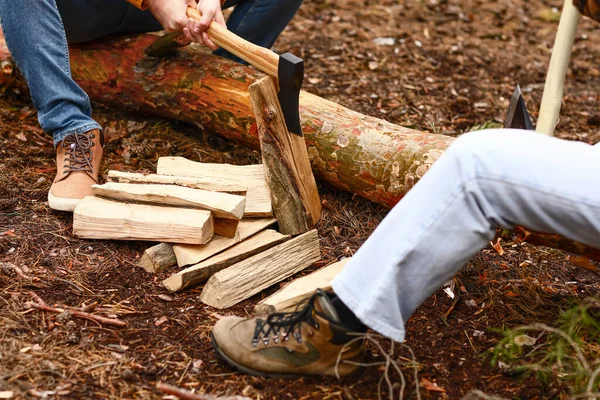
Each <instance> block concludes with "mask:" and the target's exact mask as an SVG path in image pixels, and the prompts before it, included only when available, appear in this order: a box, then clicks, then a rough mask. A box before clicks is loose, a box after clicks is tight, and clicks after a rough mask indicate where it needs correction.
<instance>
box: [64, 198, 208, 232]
mask: <svg viewBox="0 0 600 400" xmlns="http://www.w3.org/2000/svg"><path fill="white" fill-rule="evenodd" d="M213 229H214V228H213V218H212V215H211V213H210V211H206V210H191V209H186V208H176V207H160V206H151V205H146V204H127V203H119V202H116V201H111V200H106V199H101V198H99V197H93V196H88V197H85V198H84V199H83V200H82V201H81V202H80V203H79V204H78V205H77V207H76V208H75V211H74V212H73V233H74V234H75V235H77V236H79V237H82V238H86V239H115V240H149V241H153V242H169V243H188V244H204V243H206V242H208V241H210V239H211V238H212V236H213V231H214V230H213Z"/></svg>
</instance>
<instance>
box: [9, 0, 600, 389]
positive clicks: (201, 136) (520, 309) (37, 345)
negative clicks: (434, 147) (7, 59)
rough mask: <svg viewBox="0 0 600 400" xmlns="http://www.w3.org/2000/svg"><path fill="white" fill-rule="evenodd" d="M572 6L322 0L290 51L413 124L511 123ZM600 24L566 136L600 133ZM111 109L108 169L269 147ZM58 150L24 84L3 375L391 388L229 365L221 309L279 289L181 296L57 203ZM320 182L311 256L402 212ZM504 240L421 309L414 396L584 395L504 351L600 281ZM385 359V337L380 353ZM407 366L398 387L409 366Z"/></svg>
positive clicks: (88, 381) (583, 64) (105, 382)
mask: <svg viewBox="0 0 600 400" xmlns="http://www.w3.org/2000/svg"><path fill="white" fill-rule="evenodd" d="M560 6H561V3H560V2H558V1H556V0H553V1H549V2H541V1H539V0H531V1H523V0H499V1H495V0H492V1H473V0H464V1H458V0H405V1H402V2H399V1H392V0H379V1H373V0H306V1H305V4H304V5H303V7H302V8H301V10H300V11H299V13H298V15H297V17H296V18H295V19H294V21H293V22H292V24H291V25H290V26H289V27H288V29H287V30H286V31H285V32H284V34H283V35H282V37H281V39H280V40H279V41H278V43H277V45H276V50H277V51H283V50H290V51H292V52H294V53H296V54H298V55H300V56H301V57H303V58H304V60H305V62H306V68H307V71H306V79H305V89H306V90H308V91H310V92H312V93H315V94H318V95H320V96H322V97H325V98H327V99H330V100H333V101H336V102H339V103H340V104H342V105H344V106H347V107H350V108H352V109H355V110H357V111H360V112H362V113H364V114H368V115H373V116H377V117H380V118H384V119H387V120H389V121H391V122H394V123H396V124H399V125H404V126H410V127H414V128H416V129H421V130H424V131H428V132H436V133H442V134H446V135H453V136H455V135H459V134H461V133H463V132H465V131H467V130H470V129H478V128H481V127H495V126H499V123H501V122H502V121H503V119H504V117H505V113H506V109H507V106H508V99H509V97H510V95H511V93H512V90H513V88H514V85H515V84H516V83H520V84H521V87H522V89H523V92H524V94H525V98H526V101H527V105H528V107H529V110H530V112H531V113H532V116H533V117H534V119H535V117H536V115H537V113H536V110H537V109H538V107H539V102H540V99H541V95H542V88H543V83H544V79H545V71H546V67H547V63H548V60H549V56H550V50H551V47H552V43H553V38H554V33H555V29H556V23H557V18H556V15H555V14H554V13H553V12H552V7H560ZM599 39H600V31H598V29H597V26H596V25H595V24H594V23H592V22H590V21H587V20H585V21H582V22H581V24H580V26H579V30H578V35H577V40H576V44H575V48H574V51H573V57H572V63H571V67H570V70H569V74H568V78H567V83H566V87H565V101H564V104H563V108H562V113H561V121H560V125H559V127H558V136H560V137H562V138H566V139H573V140H581V141H584V142H588V143H596V142H599V141H600V134H599V132H598V129H597V128H598V126H599V125H600V113H599V111H598V91H597V89H598V88H600V82H599V81H600V69H599V68H600V67H598V61H599V60H600V40H599ZM95 117H96V119H97V120H98V121H99V122H101V123H102V124H103V126H104V127H105V131H106V134H107V138H108V144H107V146H106V148H105V162H104V165H103V174H106V172H107V171H108V170H109V169H120V170H129V171H135V170H147V171H153V170H154V169H155V164H156V160H157V158H158V157H159V156H166V155H180V156H185V157H188V158H191V159H195V160H202V161H204V162H223V163H224V162H227V163H234V164H248V163H257V162H259V160H260V155H259V154H258V153H257V152H255V151H251V150H248V149H246V148H244V147H242V146H239V145H236V144H235V143H232V142H228V141H226V140H223V139H221V138H220V137H216V136H213V135H211V133H210V132H198V131H197V130H196V129H195V128H192V127H189V126H185V125H181V124H177V123H176V122H172V121H163V120H157V119H154V118H152V117H149V116H145V115H137V114H136V115H134V114H125V113H122V112H120V111H119V110H114V109H106V108H103V107H102V106H100V105H98V106H96V108H95ZM531 151H536V149H531ZM53 156H54V154H53V149H52V144H51V140H50V139H49V137H47V136H45V135H44V134H43V132H42V131H41V129H40V128H39V125H38V124H37V120H36V115H35V111H34V110H33V107H32V104H31V103H30V102H29V101H27V100H23V99H17V98H16V97H15V96H13V95H12V94H11V93H5V94H4V95H3V96H2V97H0V263H12V264H14V265H16V266H18V267H19V268H20V269H21V271H22V272H23V274H22V276H20V275H19V274H17V273H16V272H15V270H14V269H13V268H11V267H8V266H6V264H3V265H4V266H3V268H2V270H1V271H0V310H1V312H0V391H9V390H11V391H15V393H16V397H15V398H72V399H84V398H85V399H91V398H98V399H122V398H128V399H131V398H139V399H145V398H160V397H161V393H160V392H158V391H157V390H156V389H155V384H156V382H157V381H164V382H168V383H170V384H173V385H178V386H181V387H184V388H187V389H190V390H191V389H194V390H196V391H197V392H198V393H208V394H214V395H219V396H223V395H241V394H243V395H246V396H248V397H251V398H256V399H288V398H289V399H340V398H343V399H376V398H378V395H379V394H381V396H383V397H384V398H386V397H387V396H388V393H387V388H386V385H385V383H384V384H383V386H382V387H381V388H380V386H379V383H380V379H381V377H382V369H381V368H380V367H368V368H365V369H364V370H363V371H362V372H360V373H357V374H355V375H353V376H351V377H349V378H347V379H345V380H342V381H338V380H336V379H333V378H326V379H322V378H306V379H297V380H269V379H262V378H253V377H249V376H245V375H241V374H237V373H235V372H234V371H232V370H230V369H229V368H227V367H226V366H224V365H223V364H222V363H221V362H220V361H219V360H218V359H217V358H216V356H215V354H214V353H213V351H212V348H211V345H210V339H209V333H210V329H211V326H212V325H213V324H214V322H215V321H216V320H217V319H218V318H219V315H220V314H223V315H225V314H236V315H244V314H250V313H251V312H252V309H253V306H254V304H255V303H256V302H257V301H258V300H259V299H260V298H261V297H262V296H265V295H268V294H270V293H272V292H273V291H274V290H275V289H276V288H272V289H270V290H269V291H267V292H265V293H263V294H261V295H258V296H255V297H254V298H252V299H250V300H248V301H245V302H243V303H241V304H240V305H239V306H236V307H234V308H233V309H230V310H226V311H224V312H217V310H215V309H211V308H210V307H207V306H205V305H203V304H202V303H201V302H200V301H199V295H200V292H201V289H202V287H201V286H200V287H196V288H193V289H191V290H187V291H184V292H182V293H180V294H177V295H173V294H168V293H167V292H166V290H165V289H164V288H162V287H161V285H160V281H161V279H162V278H164V277H165V276H166V274H167V272H165V273H163V274H159V275H158V276H157V277H153V276H151V275H148V274H146V273H145V272H143V271H142V270H141V269H140V268H138V267H136V265H135V264H136V262H137V260H138V259H139V257H140V255H141V253H142V252H143V250H144V249H145V248H146V247H148V243H141V242H111V241H91V240H81V239H78V238H76V237H74V236H73V234H72V229H71V228H72V216H71V215H70V214H67V213H60V212H53V211H52V210H50V209H49V208H48V205H47V203H46V196H47V190H48V188H49V186H50V182H51V181H52V179H53V173H54V164H53ZM507 162H510V160H507ZM557 162H560V160H557ZM582 173H585V171H582ZM319 189H320V192H321V195H322V199H323V201H324V205H325V207H324V214H323V218H322V221H321V222H320V224H319V226H318V230H319V234H320V237H321V245H322V251H323V261H322V262H320V263H319V264H318V265H317V266H315V267H313V268H310V269H309V270H313V269H315V268H316V267H318V266H322V265H325V264H326V263H329V262H331V261H334V260H337V259H340V258H341V257H346V256H350V255H352V254H353V253H354V252H355V251H356V250H357V249H358V247H359V246H360V245H361V243H362V242H364V240H365V239H366V238H367V237H368V235H369V234H370V232H372V230H373V229H374V228H375V227H376V226H377V224H378V223H379V221H381V219H382V218H383V217H384V216H385V214H386V212H387V209H385V208H383V207H381V206H378V205H376V204H373V203H370V202H368V201H366V200H363V199H360V198H357V197H353V196H352V195H351V194H348V193H345V192H342V191H339V190H337V189H335V188H332V187H330V186H327V185H320V187H319ZM502 246H503V248H504V254H503V255H500V254H498V252H497V251H496V250H494V249H493V248H491V247H489V248H487V249H484V250H482V251H481V252H480V253H479V254H478V255H477V256H476V257H475V258H474V259H473V260H472V262H470V263H469V264H468V265H467V267H466V268H465V269H464V270H463V271H462V272H461V273H460V274H459V275H458V276H457V277H456V279H455V281H454V283H455V289H454V292H455V293H456V294H457V295H459V297H458V300H457V301H456V302H453V300H452V299H450V298H449V297H448V296H447V295H446V293H444V292H443V291H439V292H438V293H436V294H435V295H434V296H432V297H431V298H430V299H428V300H427V302H426V303H425V304H424V305H423V306H422V307H420V308H419V309H418V311H417V313H416V314H415V315H414V316H413V317H412V319H411V320H410V321H409V323H408V332H409V335H408V339H407V342H406V344H407V345H408V346H409V347H410V348H411V349H412V351H413V352H414V360H415V362H414V363H410V362H408V361H407V360H409V359H410V358H411V355H410V352H409V351H408V350H407V349H406V348H403V349H401V353H400V355H399V357H398V358H397V360H399V361H400V362H403V363H404V364H403V371H404V375H405V378H406V380H407V382H406V386H407V388H406V390H405V398H417V396H420V397H421V398H450V399H459V398H462V397H463V396H465V395H466V394H468V393H469V392H471V391H472V390H474V389H477V390H481V391H483V392H485V393H488V394H490V395H491V394H493V395H496V396H501V397H505V398H522V399H525V398H527V399H546V398H566V397H567V396H568V393H569V388H567V387H565V386H564V385H562V384H561V383H560V381H558V380H553V381H551V382H546V383H544V382H539V381H538V380H536V379H535V378H534V377H527V378H526V379H524V378H523V377H522V376H510V375H509V374H505V373H503V372H502V370H500V369H499V368H498V366H497V365H492V364H491V361H490V360H491V357H490V355H491V351H490V349H491V348H493V347H494V345H495V344H496V343H497V341H498V339H499V337H500V336H499V334H498V331H499V330H500V329H503V328H510V327H514V326H516V325H519V324H522V323H532V322H536V321H542V322H545V323H552V321H553V320H554V319H555V318H556V315H557V314H558V312H559V311H560V309H561V308H564V307H566V306H567V305H568V304H571V303H573V302H575V301H577V300H579V299H582V298H583V297H585V296H590V295H598V287H599V286H598V283H599V281H600V280H599V279H598V276H597V275H594V274H592V273H590V272H587V271H585V270H583V269H580V268H577V267H575V266H573V265H571V264H570V262H569V259H568V256H567V255H566V254H565V253H562V252H560V251H557V250H554V249H548V248H541V247H533V246H530V245H521V244H516V243H513V242H510V241H509V242H503V243H502ZM279 286H280V285H278V287H279ZM31 291H33V292H34V293H36V294H37V295H39V296H40V297H41V298H43V299H44V300H45V301H46V302H47V303H48V304H51V305H52V304H58V305H61V306H65V305H66V306H72V307H80V306H82V305H84V304H85V305H90V304H92V303H97V307H98V310H101V311H103V313H104V314H105V315H114V316H118V317H119V318H122V319H124V320H126V321H127V323H128V326H127V327H125V328H112V327H109V326H106V325H101V324H96V323H93V322H91V321H88V320H83V319H77V318H74V319H70V320H69V318H68V317H66V318H62V317H63V316H61V317H59V316H54V315H51V314H50V313H45V312H42V311H39V310H32V309H29V308H27V307H26V302H28V301H31V300H32V296H31V294H30V292H31ZM163 317H166V322H163V323H158V322H160V321H164V318H163ZM379 341H380V343H382V344H383V347H384V348H385V349H386V350H389V349H390V344H389V342H387V341H385V340H383V339H379ZM396 347H398V346H396ZM382 360H383V357H382V355H381V354H379V352H378V350H377V346H375V345H373V344H371V345H369V347H368V361H369V362H378V361H382ZM412 367H415V368H416V370H417V377H416V382H415V376H414V371H413V369H412ZM391 378H392V381H393V384H394V389H395V391H396V394H397V392H398V389H399V388H400V385H401V380H400V377H399V376H398V375H394V374H392V375H391ZM434 384H436V385H437V386H435V385H434ZM417 387H418V388H419V393H418V395H417V392H416V391H417Z"/></svg>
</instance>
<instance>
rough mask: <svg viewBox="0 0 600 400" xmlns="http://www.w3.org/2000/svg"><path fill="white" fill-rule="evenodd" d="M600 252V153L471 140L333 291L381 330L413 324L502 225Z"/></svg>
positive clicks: (507, 138) (456, 149)
mask: <svg viewBox="0 0 600 400" xmlns="http://www.w3.org/2000/svg"><path fill="white" fill-rule="evenodd" d="M517 224H518V225H522V226H524V227H526V228H529V229H532V230H536V231H540V232H549V233H557V234H560V235H563V236H565V237H567V238H570V239H573V240H576V241H579V242H581V243H584V244H587V245H590V246H596V247H600V148H598V147H596V148H595V147H593V146H590V145H587V144H584V143H579V142H569V141H564V140H560V139H556V138H551V137H547V136H543V135H541V134H538V133H535V132H530V131H519V130H488V131H479V132H473V133H467V134H465V135H463V136H462V137H461V138H459V139H458V140H457V141H456V142H455V143H454V144H452V145H451V146H450V148H449V149H448V150H447V152H446V153H445V154H444V155H443V156H442V157H441V158H440V159H439V160H438V161H437V162H436V163H435V164H434V165H433V167H432V168H431V169H430V171H428V172H427V173H426V174H425V176H424V177H423V178H422V179H421V180H420V181H419V182H418V183H417V184H416V185H415V187H414V188H413V189H412V190H411V191H410V192H409V193H408V194H407V195H406V196H405V197H404V198H403V199H402V200H401V201H400V202H399V203H398V204H397V205H396V206H395V207H394V209H393V210H392V211H391V212H390V213H389V214H388V216H387V217H386V218H385V219H384V220H383V221H382V223H381V224H380V226H379V227H378V228H377V229H376V230H375V232H374V233H373V235H372V236H371V237H370V238H369V239H368V240H367V241H366V242H365V244H364V245H363V246H362V247H361V248H360V249H359V250H358V252H357V253H356V254H355V255H354V257H353V258H352V260H351V261H350V262H349V263H348V264H347V265H346V267H345V269H344V270H343V271H342V272H341V274H340V275H339V276H338V277H337V278H336V279H335V280H334V281H333V290H334V291H335V293H336V294H337V295H338V296H339V297H340V298H341V299H342V301H343V302H344V303H345V304H346V305H347V306H348V307H349V308H350V309H351V310H352V311H353V312H354V313H355V314H356V316H357V317H358V318H359V319H360V320H361V321H362V322H363V323H364V324H365V325H367V326H369V327H370V328H372V329H373V330H375V331H377V332H379V333H380V334H382V335H385V336H387V337H389V338H392V339H394V340H396V341H399V342H401V341H403V340H404V336H405V328H404V324H405V323H406V321H407V320H408V318H409V317H410V316H411V314H412V313H413V312H414V311H415V309H416V308H417V307H418V306H419V305H420V304H421V303H423V301H425V299H427V298H428V297H429V296H430V295H431V294H433V293H434V292H435V291H437V290H438V289H439V288H440V287H441V286H442V285H443V284H444V282H446V281H448V280H449V279H450V278H451V277H452V276H453V275H454V274H456V272H457V271H458V270H459V269H460V268H462V267H463V266H464V265H465V264H466V263H467V261H469V260H470V259H471V257H472V256H473V255H474V254H475V253H476V252H478V251H479V250H481V249H482V248H483V247H485V246H486V245H487V243H488V242H489V241H490V240H492V239H493V238H494V235H495V229H496V228H497V227H499V226H502V227H505V228H511V227H513V226H514V225H517Z"/></svg>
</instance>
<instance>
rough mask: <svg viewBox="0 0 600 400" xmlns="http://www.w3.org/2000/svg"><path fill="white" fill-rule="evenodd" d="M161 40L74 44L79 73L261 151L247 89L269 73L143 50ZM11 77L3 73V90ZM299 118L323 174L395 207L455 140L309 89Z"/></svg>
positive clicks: (97, 87)
mask: <svg viewBox="0 0 600 400" xmlns="http://www.w3.org/2000/svg"><path fill="white" fill-rule="evenodd" d="M155 39H156V36H154V35H149V34H141V35H133V36H119V37H110V38H107V39H103V40H101V41H95V42H91V43H86V44H83V45H78V46H72V47H71V53H70V55H71V69H72V74H73V77H74V78H75V80H76V81H77V82H78V83H79V84H80V85H81V86H82V88H83V89H84V90H85V91H86V92H87V93H88V94H89V95H90V97H91V98H92V99H93V100H94V101H96V102H100V103H104V104H106V105H110V106H114V107H117V108H120V109H123V108H125V109H130V110H136V111H142V112H147V113H150V114H153V115H159V116H162V117H165V118H172V119H177V120H181V121H185V122H188V123H191V124H194V125H196V126H199V127H202V128H203V129H205V130H207V131H210V132H215V133H217V134H220V135H223V136H225V137H227V138H229V139H234V140H237V141H239V142H241V143H243V144H246V145H248V146H250V147H252V148H255V149H257V148H258V147H259V143H258V134H257V128H256V123H255V120H254V117H253V115H252V110H251V107H250V101H249V95H248V86H249V85H250V84H251V83H253V82H254V81H256V80H257V79H258V78H260V77H262V76H263V75H262V74H260V73H258V72H256V70H254V69H252V68H250V67H245V66H242V65H239V64H236V63H233V62H231V61H228V60H225V59H221V58H218V57H215V56H211V55H209V54H207V52H205V51H203V50H200V49H197V48H189V49H184V50H181V51H178V52H177V53H176V54H175V55H173V56H171V57H168V58H162V59H159V58H153V57H148V56H146V55H145V53H144V49H145V48H146V47H147V46H148V45H150V44H151V43H152V42H153V41H154V40H155ZM2 47H3V46H2V44H0V48H2ZM10 79H12V77H10V76H8V75H1V76H0V87H2V86H5V85H6V84H7V83H8V81H9V80H10ZM19 82H20V83H21V87H23V82H22V80H19ZM300 115H301V120H302V125H303V126H302V128H303V131H304V135H305V140H306V143H307V146H308V153H309V156H310V157H311V162H312V167H313V170H314V171H315V174H316V176H317V177H319V178H321V179H323V180H325V181H327V182H329V183H331V184H333V185H334V186H337V187H340V188H342V189H345V190H348V191H350V192H353V193H357V194H359V195H361V196H363V197H366V198H367V199H370V200H372V201H375V202H378V203H382V204H386V205H388V206H393V205H394V204H395V203H396V202H397V201H398V200H399V199H400V198H401V197H402V196H403V195H404V194H405V193H406V192H407V191H408V190H409V189H410V188H411V187H412V186H413V185H414V184H415V183H416V182H417V181H418V180H419V179H420V178H421V177H422V176H423V174H425V172H426V171H427V170H428V168H429V167H430V165H431V164H432V163H433V162H434V161H435V160H436V159H438V158H439V156H440V155H441V154H442V153H443V151H444V150H445V149H446V148H447V146H448V145H449V144H450V143H451V142H452V140H453V139H452V138H450V137H446V136H443V135H435V134H427V133H423V132H419V131H416V130H413V129H408V128H403V127H401V126H398V125H394V124H391V123H389V122H386V121H384V120H381V119H378V118H373V117H369V116H366V115H363V114H361V113H358V112H355V111H352V110H349V109H347V108H345V107H343V106H341V105H339V104H336V103H333V102H331V101H327V100H325V99H323V98H320V97H318V96H315V95H312V94H309V93H306V92H302V93H301V96H300Z"/></svg>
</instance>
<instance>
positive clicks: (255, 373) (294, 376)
mask: <svg viewBox="0 0 600 400" xmlns="http://www.w3.org/2000/svg"><path fill="white" fill-rule="evenodd" d="M210 339H211V341H212V345H213V348H214V349H215V352H216V353H217V355H218V356H219V357H220V358H221V359H222V360H223V361H225V363H226V364H227V365H229V366H230V367H232V368H233V369H236V370H238V371H239V372H242V373H244V374H247V375H252V376H260V377H263V378H275V379H281V378H282V379H298V378H302V377H306V376H312V377H315V376H320V375H307V374H304V375H303V374H283V373H273V372H263V371H257V370H255V369H250V368H248V367H245V366H243V365H241V364H238V363H236V362H235V361H233V360H232V359H231V358H229V357H228V356H227V355H226V354H225V353H223V352H222V351H221V349H220V348H219V345H218V344H217V342H216V340H215V336H214V335H213V334H212V332H211V334H210ZM323 376H325V375H323Z"/></svg>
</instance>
